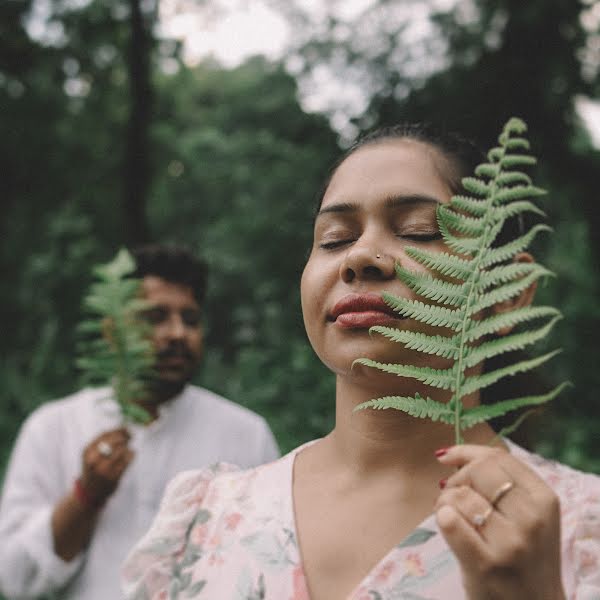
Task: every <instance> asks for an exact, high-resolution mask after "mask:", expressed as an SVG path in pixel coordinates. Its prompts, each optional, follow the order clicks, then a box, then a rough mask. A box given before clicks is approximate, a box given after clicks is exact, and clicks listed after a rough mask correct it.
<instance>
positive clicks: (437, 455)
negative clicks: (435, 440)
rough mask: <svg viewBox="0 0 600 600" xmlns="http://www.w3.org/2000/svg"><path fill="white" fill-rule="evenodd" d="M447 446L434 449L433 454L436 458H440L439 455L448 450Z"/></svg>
mask: <svg viewBox="0 0 600 600" xmlns="http://www.w3.org/2000/svg"><path fill="white" fill-rule="evenodd" d="M448 450H449V448H438V449H437V450H436V451H435V456H436V458H440V456H444V454H446V452H448Z"/></svg>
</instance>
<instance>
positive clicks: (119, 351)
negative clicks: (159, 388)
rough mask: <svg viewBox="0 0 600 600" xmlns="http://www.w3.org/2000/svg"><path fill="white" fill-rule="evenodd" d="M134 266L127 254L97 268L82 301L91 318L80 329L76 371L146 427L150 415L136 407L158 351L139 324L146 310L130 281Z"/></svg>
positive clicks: (136, 281)
mask: <svg viewBox="0 0 600 600" xmlns="http://www.w3.org/2000/svg"><path fill="white" fill-rule="evenodd" d="M134 270H135V262H134V260H133V258H132V257H131V255H130V254H129V253H128V252H127V251H126V250H120V251H119V252H118V254H117V255H116V257H115V258H114V260H112V261H111V262H109V263H107V264H106V265H102V266H99V267H96V268H95V269H94V274H95V276H96V279H97V280H96V281H95V282H94V283H92V285H91V286H90V290H89V292H88V294H87V296H86V297H85V298H84V302H83V304H84V308H85V310H86V312H87V314H88V316H87V317H86V319H85V320H84V321H83V322H82V323H81V324H80V325H79V327H78V332H79V334H80V335H81V336H83V340H82V342H81V343H80V345H79V346H80V350H79V352H80V356H79V357H78V359H77V366H78V367H79V368H80V369H81V370H82V374H83V379H84V382H85V383H87V384H92V385H110V386H112V389H113V392H114V398H115V400H116V402H117V404H118V405H119V407H120V409H121V414H122V416H123V418H124V419H125V420H126V421H127V420H130V421H135V422H148V421H149V420H150V415H149V413H148V412H147V411H145V410H144V409H143V408H141V407H140V406H138V405H137V404H136V401H138V400H140V399H141V398H142V396H143V395H144V393H145V385H146V382H147V380H148V378H149V377H151V375H152V373H153V365H154V360H155V359H154V349H153V347H152V343H151V342H150V339H149V327H148V325H147V324H146V323H145V322H144V321H143V320H141V319H140V318H139V314H140V311H142V310H144V309H145V308H147V305H146V303H145V302H144V301H143V300H142V299H141V298H140V296H141V287H140V283H141V282H140V280H139V279H134V278H132V277H131V274H132V273H133V271H134Z"/></svg>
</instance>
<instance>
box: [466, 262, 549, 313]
mask: <svg viewBox="0 0 600 600" xmlns="http://www.w3.org/2000/svg"><path fill="white" fill-rule="evenodd" d="M549 274H551V271H548V270H547V269H544V268H543V267H540V268H539V269H536V270H535V271H533V272H532V273H529V275H526V276H525V277H522V278H521V279H517V280H516V281H511V282H510V283H505V284H504V285H501V286H499V287H496V288H494V289H493V290H491V291H489V292H487V293H486V294H485V295H483V296H481V298H480V299H479V300H478V301H477V302H474V303H473V311H474V312H475V313H477V312H479V311H480V310H483V309H484V308H489V307H490V306H493V305H494V304H498V303H500V302H506V300H510V299H511V298H514V297H515V296H518V295H519V294H520V293H521V292H523V291H525V290H526V289H527V288H528V287H529V286H530V285H532V284H533V283H535V282H536V281H537V280H538V279H539V278H540V277H542V276H544V275H549Z"/></svg>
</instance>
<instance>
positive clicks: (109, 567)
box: [0, 386, 279, 600]
mask: <svg viewBox="0 0 600 600" xmlns="http://www.w3.org/2000/svg"><path fill="white" fill-rule="evenodd" d="M120 423H121V421H120V415H119V411H118V409H117V406H116V404H115V403H114V401H113V400H112V399H111V398H110V390H109V389H107V388H103V389H85V390H82V391H80V392H78V393H76V394H74V395H72V396H69V397H67V398H64V399H62V400H58V401H55V402H50V403H47V404H45V405H43V406H42V407H40V408H39V409H37V410H36V411H35V412H34V413H33V414H32V415H30V417H29V418H28V419H27V420H26V422H25V423H24V425H23V427H22V429H21V432H20V434H19V437H18V439H17V442H16V444H15V448H14V450H13V454H12V456H11V460H10V463H9V466H8V470H7V473H6V478H5V481H4V488H3V492H2V498H1V500H0V540H1V542H0V593H3V594H4V595H5V596H6V597H7V598H9V599H10V600H13V599H15V600H16V599H19V600H21V599H28V598H36V597H38V596H40V595H43V594H46V593H48V592H50V591H53V590H61V591H60V592H59V594H58V597H60V598H61V600H72V599H81V600H118V599H119V598H120V597H121V594H120V591H119V573H120V568H121V563H122V562H123V560H124V558H125V556H126V555H127V553H128V551H129V550H130V548H131V546H132V545H133V544H134V543H135V542H136V541H137V540H138V539H139V538H140V537H141V536H142V534H144V533H145V532H146V530H147V529H148V527H149V526H150V523H151V522H152V519H153V517H154V515H155V513H156V511H157V509H158V507H159V503H160V499H161V497H162V495H163V492H164V489H165V486H166V484H167V483H168V481H169V480H170V479H171V478H172V477H173V476H174V475H176V474H177V473H178V472H180V471H183V470H187V469H193V468H199V467H203V466H206V465H210V464H212V463H215V462H217V461H227V462H230V463H233V464H237V465H240V466H242V467H251V466H255V465H258V464H261V463H265V462H268V461H271V460H274V459H276V458H277V457H278V456H279V450H278V448H277V444H276V442H275V439H274V437H273V434H272V433H271V430H270V429H269V427H268V425H267V424H266V422H265V420H264V419H263V418H262V417H260V416H258V415H256V414H255V413H253V412H251V411H249V410H247V409H245V408H243V407H241V406H239V405H237V404H234V403H232V402H230V401H228V400H226V399H224V398H222V397H220V396H218V395H216V394H214V393H212V392H209V391H208V390H204V389H202V388H198V387H195V386H187V387H186V389H185V390H184V391H183V392H182V393H181V394H180V395H179V396H177V397H176V398H174V399H173V400H172V401H170V402H169V403H168V404H167V405H165V406H164V407H163V408H162V410H161V414H160V417H159V419H157V420H156V421H155V422H154V423H152V424H151V425H150V426H149V427H142V426H133V427H132V428H131V434H132V437H131V447H132V449H133V450H134V451H135V457H134V460H133V462H132V463H131V464H130V465H129V467H128V469H127V471H126V472H125V474H124V476H123V478H122V480H121V482H120V484H119V487H118V488H117V490H116V492H115V493H114V494H113V496H112V497H111V498H110V499H109V501H108V503H107V504H106V506H105V507H104V508H103V509H102V512H101V514H100V518H99V521H98V524H97V527H96V529H95V532H94V536H93V538H92V541H91V543H90V546H89V547H88V549H87V551H86V552H85V553H83V554H82V555H80V556H78V557H76V558H75V559H74V560H72V561H70V562H68V563H67V562H64V561H62V560H61V559H60V558H59V557H57V556H56V555H55V554H54V551H53V541H52V535H51V526H50V519H51V514H52V511H53V508H54V506H55V505H56V503H57V502H58V501H59V500H60V499H61V498H62V497H63V496H64V495H65V494H66V493H68V492H69V490H71V488H72V486H73V482H74V480H75V479H76V478H77V476H78V475H79V474H80V472H81V460H82V451H83V449H84V447H85V446H86V445H87V444H88V443H89V442H90V441H91V440H92V439H93V438H94V437H96V436H97V435H99V434H100V433H101V432H103V431H107V430H109V429H114V428H116V427H118V426H120Z"/></svg>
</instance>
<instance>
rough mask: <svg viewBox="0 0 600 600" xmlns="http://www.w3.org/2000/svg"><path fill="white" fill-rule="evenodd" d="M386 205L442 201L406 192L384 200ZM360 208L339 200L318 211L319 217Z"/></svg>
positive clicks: (391, 207)
mask: <svg viewBox="0 0 600 600" xmlns="http://www.w3.org/2000/svg"><path fill="white" fill-rule="evenodd" d="M383 204H384V207H385V208H386V209H393V208H397V207H398V206H409V205H415V204H435V205H437V204H441V202H440V201H439V200H438V199H437V198H434V197H433V196H427V195H425V194H406V195H399V196H391V197H389V198H387V199H386V200H384V203H383ZM358 210H359V206H358V204H353V203H351V202H339V203H338V204H330V205H329V206H326V207H325V208H321V209H320V210H319V212H318V213H317V217H320V216H321V215H325V214H331V213H353V212H357V211H358Z"/></svg>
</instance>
